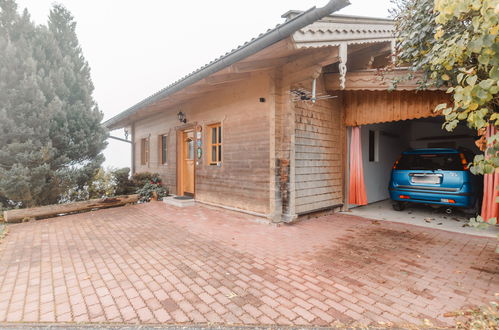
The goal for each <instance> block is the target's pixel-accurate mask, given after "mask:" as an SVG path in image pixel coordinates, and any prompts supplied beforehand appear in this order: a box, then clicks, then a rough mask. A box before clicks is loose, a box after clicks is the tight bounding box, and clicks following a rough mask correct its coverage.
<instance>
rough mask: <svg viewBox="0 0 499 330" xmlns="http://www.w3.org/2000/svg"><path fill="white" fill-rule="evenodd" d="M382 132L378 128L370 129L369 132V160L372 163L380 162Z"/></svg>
mask: <svg viewBox="0 0 499 330" xmlns="http://www.w3.org/2000/svg"><path fill="white" fill-rule="evenodd" d="M379 140H380V132H379V131H378V130H369V132H368V160H369V162H370V163H378V162H379V143H380V141H379Z"/></svg>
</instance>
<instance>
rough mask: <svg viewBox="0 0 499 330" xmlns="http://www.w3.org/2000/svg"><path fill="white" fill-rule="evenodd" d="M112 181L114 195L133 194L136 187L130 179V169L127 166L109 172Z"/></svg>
mask: <svg viewBox="0 0 499 330" xmlns="http://www.w3.org/2000/svg"><path fill="white" fill-rule="evenodd" d="M111 175H112V177H113V181H114V195H116V196H120V195H130V194H135V193H136V191H137V187H136V186H135V185H134V184H133V182H132V180H130V169H129V168H128V167H125V168H120V169H117V170H114V171H113V172H112V173H111Z"/></svg>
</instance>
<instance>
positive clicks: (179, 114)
mask: <svg viewBox="0 0 499 330" xmlns="http://www.w3.org/2000/svg"><path fill="white" fill-rule="evenodd" d="M177 117H178V120H179V121H180V122H181V123H184V124H185V123H187V118H185V113H183V112H182V111H179V112H178V113H177Z"/></svg>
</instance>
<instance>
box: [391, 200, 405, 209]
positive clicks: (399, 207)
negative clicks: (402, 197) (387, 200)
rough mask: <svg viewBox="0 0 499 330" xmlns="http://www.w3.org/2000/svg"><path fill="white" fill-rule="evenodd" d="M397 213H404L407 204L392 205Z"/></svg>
mask: <svg viewBox="0 0 499 330" xmlns="http://www.w3.org/2000/svg"><path fill="white" fill-rule="evenodd" d="M392 207H393V209H394V210H395V211H403V210H404V209H405V204H404V203H402V202H395V203H393V204H392Z"/></svg>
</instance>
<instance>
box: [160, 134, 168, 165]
mask: <svg viewBox="0 0 499 330" xmlns="http://www.w3.org/2000/svg"><path fill="white" fill-rule="evenodd" d="M163 139H165V142H163ZM158 142H159V143H158V144H159V155H158V156H159V157H158V159H159V163H160V164H161V165H168V149H169V148H168V143H169V142H170V137H169V134H160V135H159V138H158Z"/></svg>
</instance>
